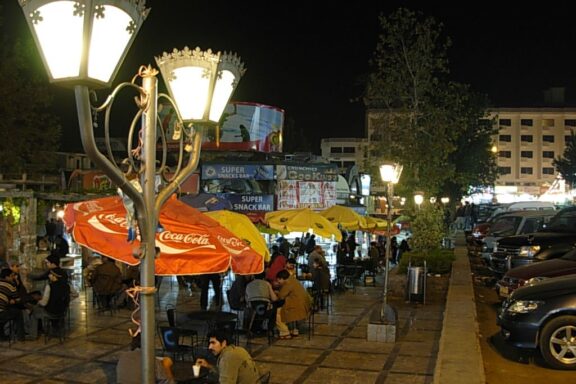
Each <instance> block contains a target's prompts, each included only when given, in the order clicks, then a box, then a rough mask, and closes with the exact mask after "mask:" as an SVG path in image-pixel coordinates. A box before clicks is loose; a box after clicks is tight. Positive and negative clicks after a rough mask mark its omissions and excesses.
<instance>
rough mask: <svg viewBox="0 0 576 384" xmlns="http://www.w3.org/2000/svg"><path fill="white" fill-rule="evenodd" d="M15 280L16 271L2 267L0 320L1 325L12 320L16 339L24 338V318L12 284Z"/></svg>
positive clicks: (0, 277) (0, 273)
mask: <svg viewBox="0 0 576 384" xmlns="http://www.w3.org/2000/svg"><path fill="white" fill-rule="evenodd" d="M15 281H16V273H14V272H13V271H12V270H10V269H8V268H4V269H2V270H1V271H0V322H1V323H2V325H3V324H4V323H5V322H8V321H11V320H12V321H14V326H15V327H16V336H17V338H18V340H24V318H23V314H22V309H21V308H18V304H19V303H20V296H19V295H18V291H17V289H16V287H15V286H14V283H15ZM0 331H3V329H0ZM8 336H9V337H10V335H8Z"/></svg>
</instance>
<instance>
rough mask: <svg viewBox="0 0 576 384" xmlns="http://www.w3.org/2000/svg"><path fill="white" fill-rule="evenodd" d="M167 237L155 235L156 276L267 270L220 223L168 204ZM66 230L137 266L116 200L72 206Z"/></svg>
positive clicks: (163, 218)
mask: <svg viewBox="0 0 576 384" xmlns="http://www.w3.org/2000/svg"><path fill="white" fill-rule="evenodd" d="M159 221H160V224H161V225H162V227H163V231H161V232H158V233H157V235H156V245H157V246H158V247H160V250H161V253H160V256H159V257H157V258H156V263H155V264H156V274H157V275H197V274H205V273H220V272H225V271H227V270H228V269H229V268H232V271H233V272H234V273H237V274H256V273H260V272H262V271H263V270H264V259H263V257H262V256H261V255H259V254H258V253H256V252H255V251H254V250H253V249H252V248H250V247H249V246H248V245H246V243H244V242H243V241H242V240H241V239H239V238H238V237H236V236H234V235H233V234H232V233H231V232H230V231H228V230H227V229H226V228H224V227H222V226H221V225H220V224H219V223H218V222H217V221H215V220H213V219H211V218H210V217H208V216H206V215H203V214H202V213H201V212H200V211H198V210H197V209H195V208H192V207H190V206H189V205H187V204H185V203H182V202H180V201H178V200H177V199H176V198H175V197H172V198H170V199H169V200H168V201H167V202H166V203H165V204H164V206H163V207H162V209H161V210H160V217H159ZM64 222H65V223H66V227H67V228H68V230H69V231H70V232H71V233H72V235H73V236H74V240H75V241H76V242H77V243H78V244H80V245H83V246H85V247H88V248H90V249H92V250H94V251H95V252H98V253H100V254H102V255H105V256H108V257H111V258H113V259H115V260H119V261H121V262H123V263H126V264H130V265H136V264H138V263H139V262H140V260H138V259H136V258H135V257H134V256H133V253H134V252H135V251H138V250H139V248H140V239H139V238H137V239H136V240H134V241H133V242H129V241H128V221H127V220H126V209H125V208H124V205H123V204H122V200H121V198H120V197H118V196H113V197H105V198H102V199H96V200H89V201H84V202H81V203H73V204H68V205H67V206H66V208H65V212H64Z"/></svg>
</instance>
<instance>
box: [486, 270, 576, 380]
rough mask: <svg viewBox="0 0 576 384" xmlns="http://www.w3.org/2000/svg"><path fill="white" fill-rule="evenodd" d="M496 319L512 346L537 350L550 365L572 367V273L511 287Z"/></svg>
mask: <svg viewBox="0 0 576 384" xmlns="http://www.w3.org/2000/svg"><path fill="white" fill-rule="evenodd" d="M497 322H498V325H499V326H500V328H501V332H502V335H503V336H504V338H505V339H506V341H507V342H509V343H511V344H512V345H514V346H516V347H518V348H530V349H537V348H538V349H540V352H541V354H542V357H543V358H544V360H545V361H546V363H547V364H548V365H550V366H551V367H553V368H556V369H576V337H575V335H576V275H569V276H563V277H555V278H551V279H546V280H542V281H539V282H537V283H534V284H530V285H526V286H524V287H521V288H519V289H517V290H515V291H514V292H513V293H512V295H510V297H509V298H508V299H507V300H506V301H504V303H503V304H502V309H501V312H500V314H499V315H498V319H497Z"/></svg>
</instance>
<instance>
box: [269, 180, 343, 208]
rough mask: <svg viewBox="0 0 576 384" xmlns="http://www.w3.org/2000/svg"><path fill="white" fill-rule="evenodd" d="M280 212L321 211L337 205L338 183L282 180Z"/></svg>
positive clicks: (280, 183)
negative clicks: (298, 210)
mask: <svg viewBox="0 0 576 384" xmlns="http://www.w3.org/2000/svg"><path fill="white" fill-rule="evenodd" d="M277 192H278V207H277V209H278V210H286V209H296V208H310V209H315V210H321V209H326V208H329V207H331V206H333V205H335V204H336V183H334V182H329V181H297V180H281V181H279V182H278V189H277Z"/></svg>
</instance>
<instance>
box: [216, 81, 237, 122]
mask: <svg viewBox="0 0 576 384" xmlns="http://www.w3.org/2000/svg"><path fill="white" fill-rule="evenodd" d="M235 78H236V76H234V74H233V73H232V72H230V71H226V70H224V71H222V74H221V76H220V78H219V79H218V80H217V81H216V86H215V87H214V95H213V96H212V104H211V105H210V120H211V121H214V122H218V121H220V117H221V116H222V112H224V108H226V104H228V100H229V99H230V96H232V92H234V80H235Z"/></svg>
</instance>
